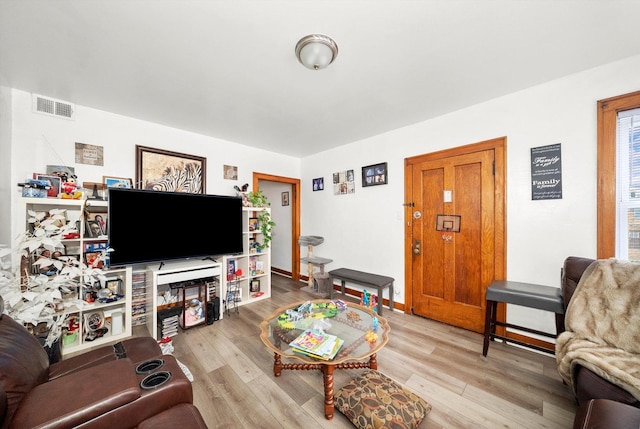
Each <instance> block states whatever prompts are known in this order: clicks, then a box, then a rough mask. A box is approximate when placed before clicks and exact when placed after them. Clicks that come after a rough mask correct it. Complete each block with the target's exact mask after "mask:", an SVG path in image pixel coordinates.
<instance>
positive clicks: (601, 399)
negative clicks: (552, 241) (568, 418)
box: [561, 256, 640, 429]
mask: <svg viewBox="0 0 640 429" xmlns="http://www.w3.org/2000/svg"><path fill="white" fill-rule="evenodd" d="M592 262H594V259H590V258H582V257H576V256H569V257H568V258H566V259H565V261H564V266H563V269H562V282H561V286H562V297H563V305H564V309H565V313H566V309H567V306H568V305H569V302H570V301H571V297H572V296H573V292H574V291H575V289H576V287H577V286H578V282H579V281H580V278H581V277H582V274H583V273H584V271H585V270H586V269H587V267H588V266H589V265H591V263H592ZM574 378H575V380H576V400H577V402H578V405H579V408H578V412H577V413H576V418H575V420H574V429H578V428H604V427H616V428H627V427H629V428H638V427H640V401H639V400H638V399H636V398H635V397H634V396H633V395H631V394H630V393H629V392H627V391H626V390H624V389H622V388H620V387H618V386H616V385H615V384H613V383H610V382H609V381H607V380H605V379H603V378H602V377H600V376H598V375H596V374H595V373H594V372H592V371H590V370H588V369H587V368H584V367H582V366H578V367H577V369H576V373H575V375H574Z"/></svg>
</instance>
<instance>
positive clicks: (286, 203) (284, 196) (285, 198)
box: [282, 191, 289, 206]
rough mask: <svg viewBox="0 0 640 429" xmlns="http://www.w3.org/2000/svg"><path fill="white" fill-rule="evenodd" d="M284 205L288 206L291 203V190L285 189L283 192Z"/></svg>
mask: <svg viewBox="0 0 640 429" xmlns="http://www.w3.org/2000/svg"><path fill="white" fill-rule="evenodd" d="M282 205H283V206H288V205H289V192H288V191H285V192H283V193H282Z"/></svg>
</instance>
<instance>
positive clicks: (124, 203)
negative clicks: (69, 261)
mask: <svg viewBox="0 0 640 429" xmlns="http://www.w3.org/2000/svg"><path fill="white" fill-rule="evenodd" d="M242 230H243V227H242V199H241V198H239V197H229V196H222V195H207V194H188V193H181V192H159V191H149V190H142V189H122V188H110V189H109V200H108V214H107V231H108V236H109V248H110V249H112V250H111V251H110V252H109V265H110V266H113V267H116V266H121V265H133V264H141V263H148V262H157V261H168V260H175V259H186V258H203V257H207V256H218V255H229V254H237V253H242V251H243V249H242V246H243V235H242Z"/></svg>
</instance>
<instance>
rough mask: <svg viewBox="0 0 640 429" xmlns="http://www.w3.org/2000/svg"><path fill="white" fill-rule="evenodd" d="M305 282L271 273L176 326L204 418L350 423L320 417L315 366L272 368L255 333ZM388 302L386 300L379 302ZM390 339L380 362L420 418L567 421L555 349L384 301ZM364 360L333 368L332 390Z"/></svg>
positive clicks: (471, 423) (486, 422) (249, 423)
mask: <svg viewBox="0 0 640 429" xmlns="http://www.w3.org/2000/svg"><path fill="white" fill-rule="evenodd" d="M304 286H305V284H304V283H298V282H293V281H291V280H290V279H288V278H286V277H282V276H278V275H273V282H272V297H271V299H268V300H264V301H261V302H258V303H254V304H248V305H245V306H242V307H239V314H235V313H232V314H231V316H227V315H226V314H225V316H224V319H223V320H219V321H216V322H215V323H214V324H212V325H208V326H206V325H205V326H200V327H197V328H193V329H190V330H187V331H181V332H180V333H179V334H178V335H177V336H176V337H175V338H174V341H173V345H174V348H175V352H174V355H175V356H176V357H177V358H178V359H179V360H180V361H181V362H183V363H184V364H185V365H187V367H188V368H189V369H190V371H191V372H192V374H193V376H194V382H193V390H194V403H195V405H196V406H197V407H198V409H199V410H200V412H201V413H202V415H203V417H204V419H205V421H206V422H207V425H208V426H209V428H211V429H213V428H251V429H253V428H296V429H298V428H304V429H309V428H349V427H353V426H352V425H351V424H350V423H349V421H348V420H347V419H346V418H345V417H344V416H343V415H342V414H340V413H339V412H337V411H336V415H335V417H334V418H333V420H331V421H329V420H326V419H325V418H324V413H323V399H324V394H323V387H322V374H321V373H320V372H319V371H292V370H289V371H287V370H285V371H283V373H282V376H281V377H278V378H276V377H275V376H274V375H273V354H272V352H270V351H269V350H268V349H267V348H266V347H265V346H264V345H263V344H262V341H261V340H260V336H259V334H260V329H259V325H260V322H261V321H262V319H263V318H264V317H265V316H267V315H268V314H270V313H272V312H273V311H274V310H275V309H277V308H278V307H280V306H282V305H285V304H288V303H293V302H296V301H301V300H305V299H310V298H317V297H316V296H314V295H311V294H309V293H307V292H305V291H303V290H301V288H302V287H304ZM385 310H386V309H385ZM383 315H384V317H385V318H387V320H388V321H389V323H390V325H391V335H390V340H389V343H388V344H387V345H386V346H385V348H384V349H383V350H381V351H380V353H378V370H379V371H381V372H383V373H384V374H386V375H388V376H389V377H391V378H393V379H395V380H397V381H399V382H401V383H403V384H404V385H405V386H407V387H409V388H410V389H412V390H413V391H415V392H416V393H417V394H419V395H420V396H422V397H423V398H424V399H425V400H426V401H427V402H429V403H430V404H431V405H432V407H433V409H432V411H431V413H430V414H429V415H428V416H427V419H426V420H425V421H424V422H423V423H422V425H421V426H420V428H422V429H426V428H571V426H572V422H573V417H574V414H575V403H574V400H573V397H572V395H571V392H570V389H569V388H568V387H566V386H564V385H563V384H562V382H561V380H560V378H559V376H558V374H557V371H556V365H555V360H554V358H553V357H548V356H544V355H541V354H538V353H535V352H532V351H529V350H525V349H520V348H517V347H516V346H512V345H505V344H503V343H500V342H494V343H492V344H491V346H490V348H489V354H488V356H487V358H486V359H485V358H483V357H482V336H481V335H480V334H477V333H474V332H469V331H465V330H462V329H458V328H455V327H451V326H448V325H444V324H441V323H438V322H434V321H432V320H428V319H424V318H421V317H418V316H411V315H406V314H403V313H399V312H393V313H391V312H389V311H385V312H384V313H383ZM362 371H363V370H362V369H354V370H337V371H336V372H335V373H334V376H335V385H336V390H337V389H338V388H339V387H340V386H342V385H343V384H345V383H346V382H347V381H348V380H349V379H350V378H353V377H354V376H355V375H357V374H359V373H360V372H362Z"/></svg>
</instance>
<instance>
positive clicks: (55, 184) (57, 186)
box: [33, 173, 62, 198]
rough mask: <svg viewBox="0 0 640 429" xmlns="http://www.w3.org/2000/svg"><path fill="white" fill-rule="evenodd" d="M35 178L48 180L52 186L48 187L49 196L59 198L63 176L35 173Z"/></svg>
mask: <svg viewBox="0 0 640 429" xmlns="http://www.w3.org/2000/svg"><path fill="white" fill-rule="evenodd" d="M33 178H34V179H36V180H46V181H48V182H49V185H50V186H51V187H50V188H49V189H47V197H50V198H58V194H59V193H60V192H61V191H60V190H61V189H62V178H61V177H60V176H56V175H53V174H40V173H33Z"/></svg>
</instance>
